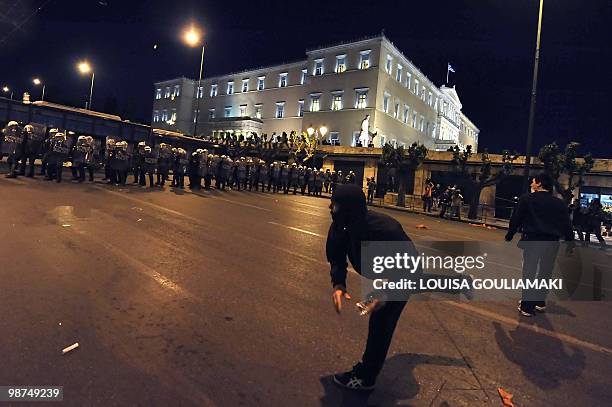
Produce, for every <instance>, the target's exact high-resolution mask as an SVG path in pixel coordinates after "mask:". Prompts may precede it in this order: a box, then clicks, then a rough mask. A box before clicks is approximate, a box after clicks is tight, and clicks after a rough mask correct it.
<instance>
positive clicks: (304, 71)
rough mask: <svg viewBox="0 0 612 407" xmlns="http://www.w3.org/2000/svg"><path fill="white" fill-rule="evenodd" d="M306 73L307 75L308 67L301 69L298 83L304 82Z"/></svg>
mask: <svg viewBox="0 0 612 407" xmlns="http://www.w3.org/2000/svg"><path fill="white" fill-rule="evenodd" d="M306 75H308V69H302V76H301V77H300V85H303V84H304V83H305V82H306Z"/></svg>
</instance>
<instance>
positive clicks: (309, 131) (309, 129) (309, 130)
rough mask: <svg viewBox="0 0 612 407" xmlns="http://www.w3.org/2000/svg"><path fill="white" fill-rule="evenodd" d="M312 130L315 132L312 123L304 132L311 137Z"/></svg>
mask: <svg viewBox="0 0 612 407" xmlns="http://www.w3.org/2000/svg"><path fill="white" fill-rule="evenodd" d="M314 132H315V129H314V128H313V127H312V124H311V125H310V127H308V128H307V129H306V133H307V134H308V136H310V137H312V135H313V134H314Z"/></svg>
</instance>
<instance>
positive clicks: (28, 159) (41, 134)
mask: <svg viewBox="0 0 612 407" xmlns="http://www.w3.org/2000/svg"><path fill="white" fill-rule="evenodd" d="M24 131H25V133H26V134H25V137H26V140H25V151H24V157H23V163H22V166H21V173H23V174H25V172H26V167H29V171H28V174H27V176H28V177H30V178H32V177H34V161H35V160H36V159H37V158H38V157H42V153H43V147H44V143H45V138H46V133H47V128H46V127H45V126H43V125H41V124H38V123H30V124H28V125H26V126H25V127H24ZM28 164H29V165H28Z"/></svg>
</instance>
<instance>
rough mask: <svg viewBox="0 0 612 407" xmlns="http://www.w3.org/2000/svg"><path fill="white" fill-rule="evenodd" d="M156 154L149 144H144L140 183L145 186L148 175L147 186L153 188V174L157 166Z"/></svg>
mask: <svg viewBox="0 0 612 407" xmlns="http://www.w3.org/2000/svg"><path fill="white" fill-rule="evenodd" d="M157 160H158V154H157V152H156V151H155V150H153V149H152V148H151V147H150V146H145V148H144V154H143V156H142V164H141V166H140V185H141V186H146V177H145V176H148V177H149V188H153V174H155V167H156V166H157Z"/></svg>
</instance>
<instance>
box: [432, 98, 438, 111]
mask: <svg viewBox="0 0 612 407" xmlns="http://www.w3.org/2000/svg"><path fill="white" fill-rule="evenodd" d="M433 106H434V110H435V111H436V112H437V111H438V98H436V100H435V101H434V104H433Z"/></svg>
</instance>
